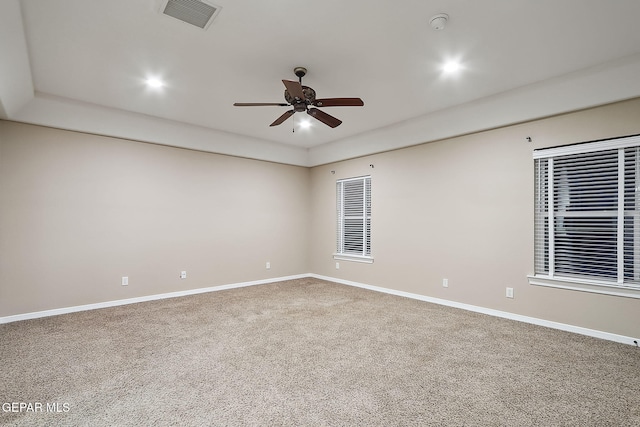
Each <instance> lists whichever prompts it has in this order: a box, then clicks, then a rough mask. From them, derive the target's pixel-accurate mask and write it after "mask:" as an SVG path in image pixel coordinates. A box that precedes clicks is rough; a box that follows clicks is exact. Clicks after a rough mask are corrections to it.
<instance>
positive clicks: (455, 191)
mask: <svg viewBox="0 0 640 427" xmlns="http://www.w3.org/2000/svg"><path fill="white" fill-rule="evenodd" d="M638 117H640V99H636V100H632V101H627V102H622V103H618V104H613V105H609V106H605V107H600V108H596V109H591V110H586V111H581V112H577V113H572V114H567V115H563V116H558V117H553V118H548V119H544V120H539V121H535V122H531V123H525V124H521V125H516V126H511V127H507V128H502V129H496V130H492V131H487V132H482V133H478V134H473V135H467V136H462V137H458V138H453V139H449V140H444V141H439V142H434V143H430V144H424V145H420V146H416V147H411V148H406V149H402V150H397V151H392V152H387V153H382V154H377V155H372V156H367V157H364V158H359V159H354V160H349V161H343V162H338V163H334V164H329V165H324V166H319V167H315V168H311V169H307V168H301V167H295V166H286V165H279V164H274V163H268V162H260V161H255V160H247V159H240V158H234V157H228V156H221V155H215V154H208V153H202V152H195V151H189V150H182V149H176V148H170V147H164V146H156V145H150V144H144V143H137V142H132V141H126V140H121V139H117V138H107V137H99V136H92V135H86V134H81V133H74V132H67V131H62V130H54V129H48V128H43V127H37V126H31V125H25V124H19V123H12V122H4V121H0V317H2V316H9V315H13V314H21V313H28V312H33V311H39V310H46V309H52V308H61V307H69V306H75V305H81V304H88V303H95V302H104V301H111V300H117V299H124V298H131V297H136V296H144V295H152V294H159V293H164V292H172V291H179V290H187V289H195V288H202V287H208V286H215V285H223V284H229V283H238V282H245V281H253V280H260V279H266V278H271V277H282V276H287V275H293V274H303V273H308V272H312V273H316V274H320V275H325V276H330V277H335V278H339V279H345V280H351V281H356V282H361V283H365V284H369V285H374V286H381V287H385V288H390V289H395V290H400V291H406V292H412V293H416V294H420V295H425V296H431V297H436V298H443V299H448V300H451V301H457V302H462V303H467V304H472V305H476V306H481V307H486V308H491V309H497V310H503V311H507V312H511V313H515V314H521V315H525V316H533V317H537V318H540V319H546V320H550V321H556V322H561V323H566V324H570V325H575V326H581V327H585V328H591V329H596V330H601V331H606V332H611V333H616V334H621V335H626V336H633V337H638V336H640V326H638V325H640V299H631V298H623V297H614V296H603V295H595V294H589V293H584V292H577V291H569V290H560V289H551V288H543V287H538V286H531V285H529V284H528V283H527V279H526V276H527V274H531V273H532V272H533V228H532V227H533V160H532V157H531V154H532V150H533V149H534V148H540V147H546V146H556V145H563V144H570V143H574V142H582V141H589V140H595V139H600V138H611V137H616V136H622V135H630V134H638V133H640V120H638ZM527 136H531V137H532V138H533V142H531V143H530V142H527V141H526V140H525V138H526V137H527ZM370 164H373V165H374V168H371V167H369V165H370ZM331 170H334V171H335V172H336V173H335V174H331V173H330V171H331ZM368 174H370V175H372V177H373V190H372V191H373V193H372V198H373V252H374V257H375V262H374V263H373V264H371V265H368V264H361V263H355V262H348V261H340V269H339V270H336V268H335V260H333V258H332V253H333V252H334V246H335V181H336V179H340V178H345V177H351V176H361V175H368ZM266 261H270V262H271V264H272V269H271V270H266V269H265V262H266ZM181 270H187V272H188V279H187V280H180V279H179V278H178V275H179V272H180V271H181ZM121 276H129V280H130V285H129V286H128V287H123V286H121V285H120V278H121ZM443 278H448V279H449V287H448V288H443V287H442V279H443ZM507 286H508V287H513V288H514V289H515V298H514V299H507V298H505V288H506V287H507Z"/></svg>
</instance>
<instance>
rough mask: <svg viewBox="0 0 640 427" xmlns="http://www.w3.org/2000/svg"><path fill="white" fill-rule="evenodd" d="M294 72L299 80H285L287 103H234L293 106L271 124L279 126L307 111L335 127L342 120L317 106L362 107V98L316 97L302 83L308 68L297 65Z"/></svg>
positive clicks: (254, 105) (313, 92) (253, 105)
mask: <svg viewBox="0 0 640 427" xmlns="http://www.w3.org/2000/svg"><path fill="white" fill-rule="evenodd" d="M293 72H294V73H295V74H296V76H298V81H295V80H283V81H282V83H284V86H285V88H286V89H285V91H284V99H285V100H286V101H287V102H286V103H278V102H236V103H235V104H233V105H234V106H236V107H259V106H270V105H275V106H280V107H287V106H291V107H293V109H292V110H289V111H287V112H285V113H284V114H283V115H281V116H280V117H278V118H277V119H276V120H275V121H274V122H273V123H271V125H270V126H277V125H279V124H281V123H283V122H284V121H285V120H287V119H288V118H289V117H291V116H292V115H293V114H294V113H301V112H303V111H306V113H307V114H308V115H310V116H311V117H313V118H315V119H317V120H320V121H321V122H322V123H324V124H325V125H327V126H329V127H332V128H335V127H337V126H340V124H341V123H342V121H341V120H339V119H337V118H335V117H333V116H332V115H330V114H327V113H325V112H324V111H322V110H319V109H317V108H316V107H362V106H363V105H364V102H363V101H362V99H360V98H321V99H317V98H316V91H315V90H313V89H312V88H310V87H309V86H303V85H302V78H303V77H304V76H305V75H306V74H307V69H306V68H304V67H296V68H294V69H293Z"/></svg>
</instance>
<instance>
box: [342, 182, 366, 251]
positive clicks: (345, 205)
mask: <svg viewBox="0 0 640 427" xmlns="http://www.w3.org/2000/svg"><path fill="white" fill-rule="evenodd" d="M336 197H337V200H336V207H337V215H336V216H337V236H336V255H349V256H353V257H356V258H357V257H362V258H370V257H371V177H370V176H364V177H358V178H349V179H342V180H339V181H337V183H336Z"/></svg>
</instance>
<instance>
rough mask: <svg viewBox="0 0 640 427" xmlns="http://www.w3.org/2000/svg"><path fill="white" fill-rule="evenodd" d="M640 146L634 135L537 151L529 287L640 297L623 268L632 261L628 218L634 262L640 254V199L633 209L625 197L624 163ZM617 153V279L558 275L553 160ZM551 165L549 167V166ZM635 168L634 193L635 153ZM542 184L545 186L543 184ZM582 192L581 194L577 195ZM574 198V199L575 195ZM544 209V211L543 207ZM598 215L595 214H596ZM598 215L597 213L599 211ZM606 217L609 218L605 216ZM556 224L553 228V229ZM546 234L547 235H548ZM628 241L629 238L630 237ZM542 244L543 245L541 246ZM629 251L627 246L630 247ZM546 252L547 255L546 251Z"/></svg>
mask: <svg viewBox="0 0 640 427" xmlns="http://www.w3.org/2000/svg"><path fill="white" fill-rule="evenodd" d="M638 147H640V135H633V136H625V137H619V138H612V139H607V140H599V141H592V142H585V143H581V144H573V145H568V146H561V147H552V148H544V149H538V150H534V152H533V159H534V166H535V167H534V170H535V177H534V179H535V186H536V188H535V193H536V196H535V201H534V229H535V231H534V258H535V259H534V266H535V270H534V274H532V275H529V276H527V278H528V281H529V284H531V285H537V286H548V287H554V288H561V289H570V290H577V291H585V292H592V293H597V294H606V295H615V296H622V297H629V298H640V281H637V280H636V281H635V283H633V281H625V274H624V269H625V268H628V265H627V264H626V263H627V262H629V261H628V260H627V261H625V257H629V256H630V255H628V254H627V252H626V251H625V246H624V243H625V242H624V239H625V232H626V233H628V231H626V230H625V228H624V227H625V221H627V218H629V217H630V218H632V222H633V226H632V227H631V230H632V232H633V233H634V234H635V235H637V236H636V237H634V239H633V243H632V245H631V250H632V252H633V253H634V255H633V256H634V259H635V258H638V253H640V237H639V236H640V234H639V231H640V201H639V199H640V198H639V197H638V196H635V200H634V202H633V205H632V207H631V209H629V208H628V205H627V204H628V199H627V198H626V197H627V196H626V195H625V185H626V186H629V183H627V182H625V172H624V170H625V169H624V168H625V167H626V163H625V157H624V156H625V153H624V150H625V149H628V148H638ZM613 150H618V156H617V157H618V160H617V167H618V176H617V180H618V181H617V198H616V212H617V214H616V216H615V217H616V221H617V223H616V227H617V231H616V233H615V236H616V239H617V242H618V243H617V248H616V252H615V255H616V256H617V259H618V266H617V270H618V273H617V275H616V279H615V280H604V279H598V278H595V277H593V276H592V277H588V276H589V274H585V273H584V272H582V275H583V276H585V277H567V276H566V275H565V276H563V275H562V274H560V275H557V274H556V273H555V271H554V269H555V260H554V251H555V248H554V245H555V236H554V232H555V229H557V227H558V225H557V223H556V221H555V218H556V216H558V217H562V218H563V219H564V217H563V216H562V213H560V215H558V214H557V213H556V210H555V209H556V207H554V193H553V192H554V190H557V191H560V190H559V189H558V188H557V186H556V182H555V181H553V180H552V179H550V178H549V175H551V176H552V177H554V178H555V179H556V180H558V179H559V177H558V176H556V175H555V174H554V171H553V159H557V158H559V157H566V156H572V155H574V156H575V155H582V154H587V153H598V152H604V151H608V152H610V151H613ZM541 160H547V165H546V166H545V168H544V174H545V176H544V177H542V175H541V171H540V169H541V168H540V167H539V165H540V163H541ZM549 165H550V167H549ZM633 166H634V167H635V175H634V178H633V179H635V182H634V184H633V185H634V187H635V191H636V192H638V191H640V185H638V182H640V158H639V157H638V155H637V154H636V158H635V162H634V163H633ZM541 181H542V183H543V184H541ZM547 185H548V190H547V189H545V188H544V186H547ZM540 191H546V193H545V197H546V199H545V200H542V199H540ZM582 194H583V193H578V196H580V195H582ZM574 197H575V196H574ZM541 206H542V208H541ZM594 212H595V211H594ZM596 213H598V212H596ZM599 214H602V215H603V217H606V215H605V214H604V213H599ZM540 218H542V222H540ZM552 224H553V226H552ZM545 233H546V234H545ZM627 238H628V237H627ZM541 242H542V244H541ZM627 248H628V245H627ZM545 251H546V252H545ZM541 256H543V257H544V256H547V258H548V259H547V258H545V261H546V262H547V264H544V262H543V263H542V264H541V261H540V257H541ZM636 261H637V260H635V261H632V262H631V264H633V265H634V276H635V275H637V273H638V271H636V270H637V269H638V265H637V264H636ZM545 267H546V271H544V273H545V274H543V273H541V272H540V270H545Z"/></svg>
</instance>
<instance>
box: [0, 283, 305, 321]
mask: <svg viewBox="0 0 640 427" xmlns="http://www.w3.org/2000/svg"><path fill="white" fill-rule="evenodd" d="M305 277H310V275H309V274H298V275H295V276H285V277H276V278H273V279H263V280H254V281H251V282H242V283H232V284H229V285H220V286H211V287H208V288H198V289H189V290H185V291H178V292H169V293H166V294H155V295H146V296H143V297H136V298H127V299H121V300H115V301H106V302H99V303H95V304H86V305H76V306H73V307H65V308H56V309H53V310H44V311H36V312H32V313H24V314H16V315H13V316H6V317H0V324H3V323H10V322H17V321H19V320H28V319H37V318H40V317H48V316H57V315H59V314H67V313H75V312H77V311H86V310H95V309H98V308H107V307H115V306H118V305H127V304H136V303H139V302H145V301H154V300H158V299H165V298H175V297H184V296H187V295H196V294H203V293H205V292H216V291H224V290H225V289H234V288H243V287H245V286H254V285H264V284H267V283H274V282H282V281H285V280H293V279H302V278H305Z"/></svg>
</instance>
